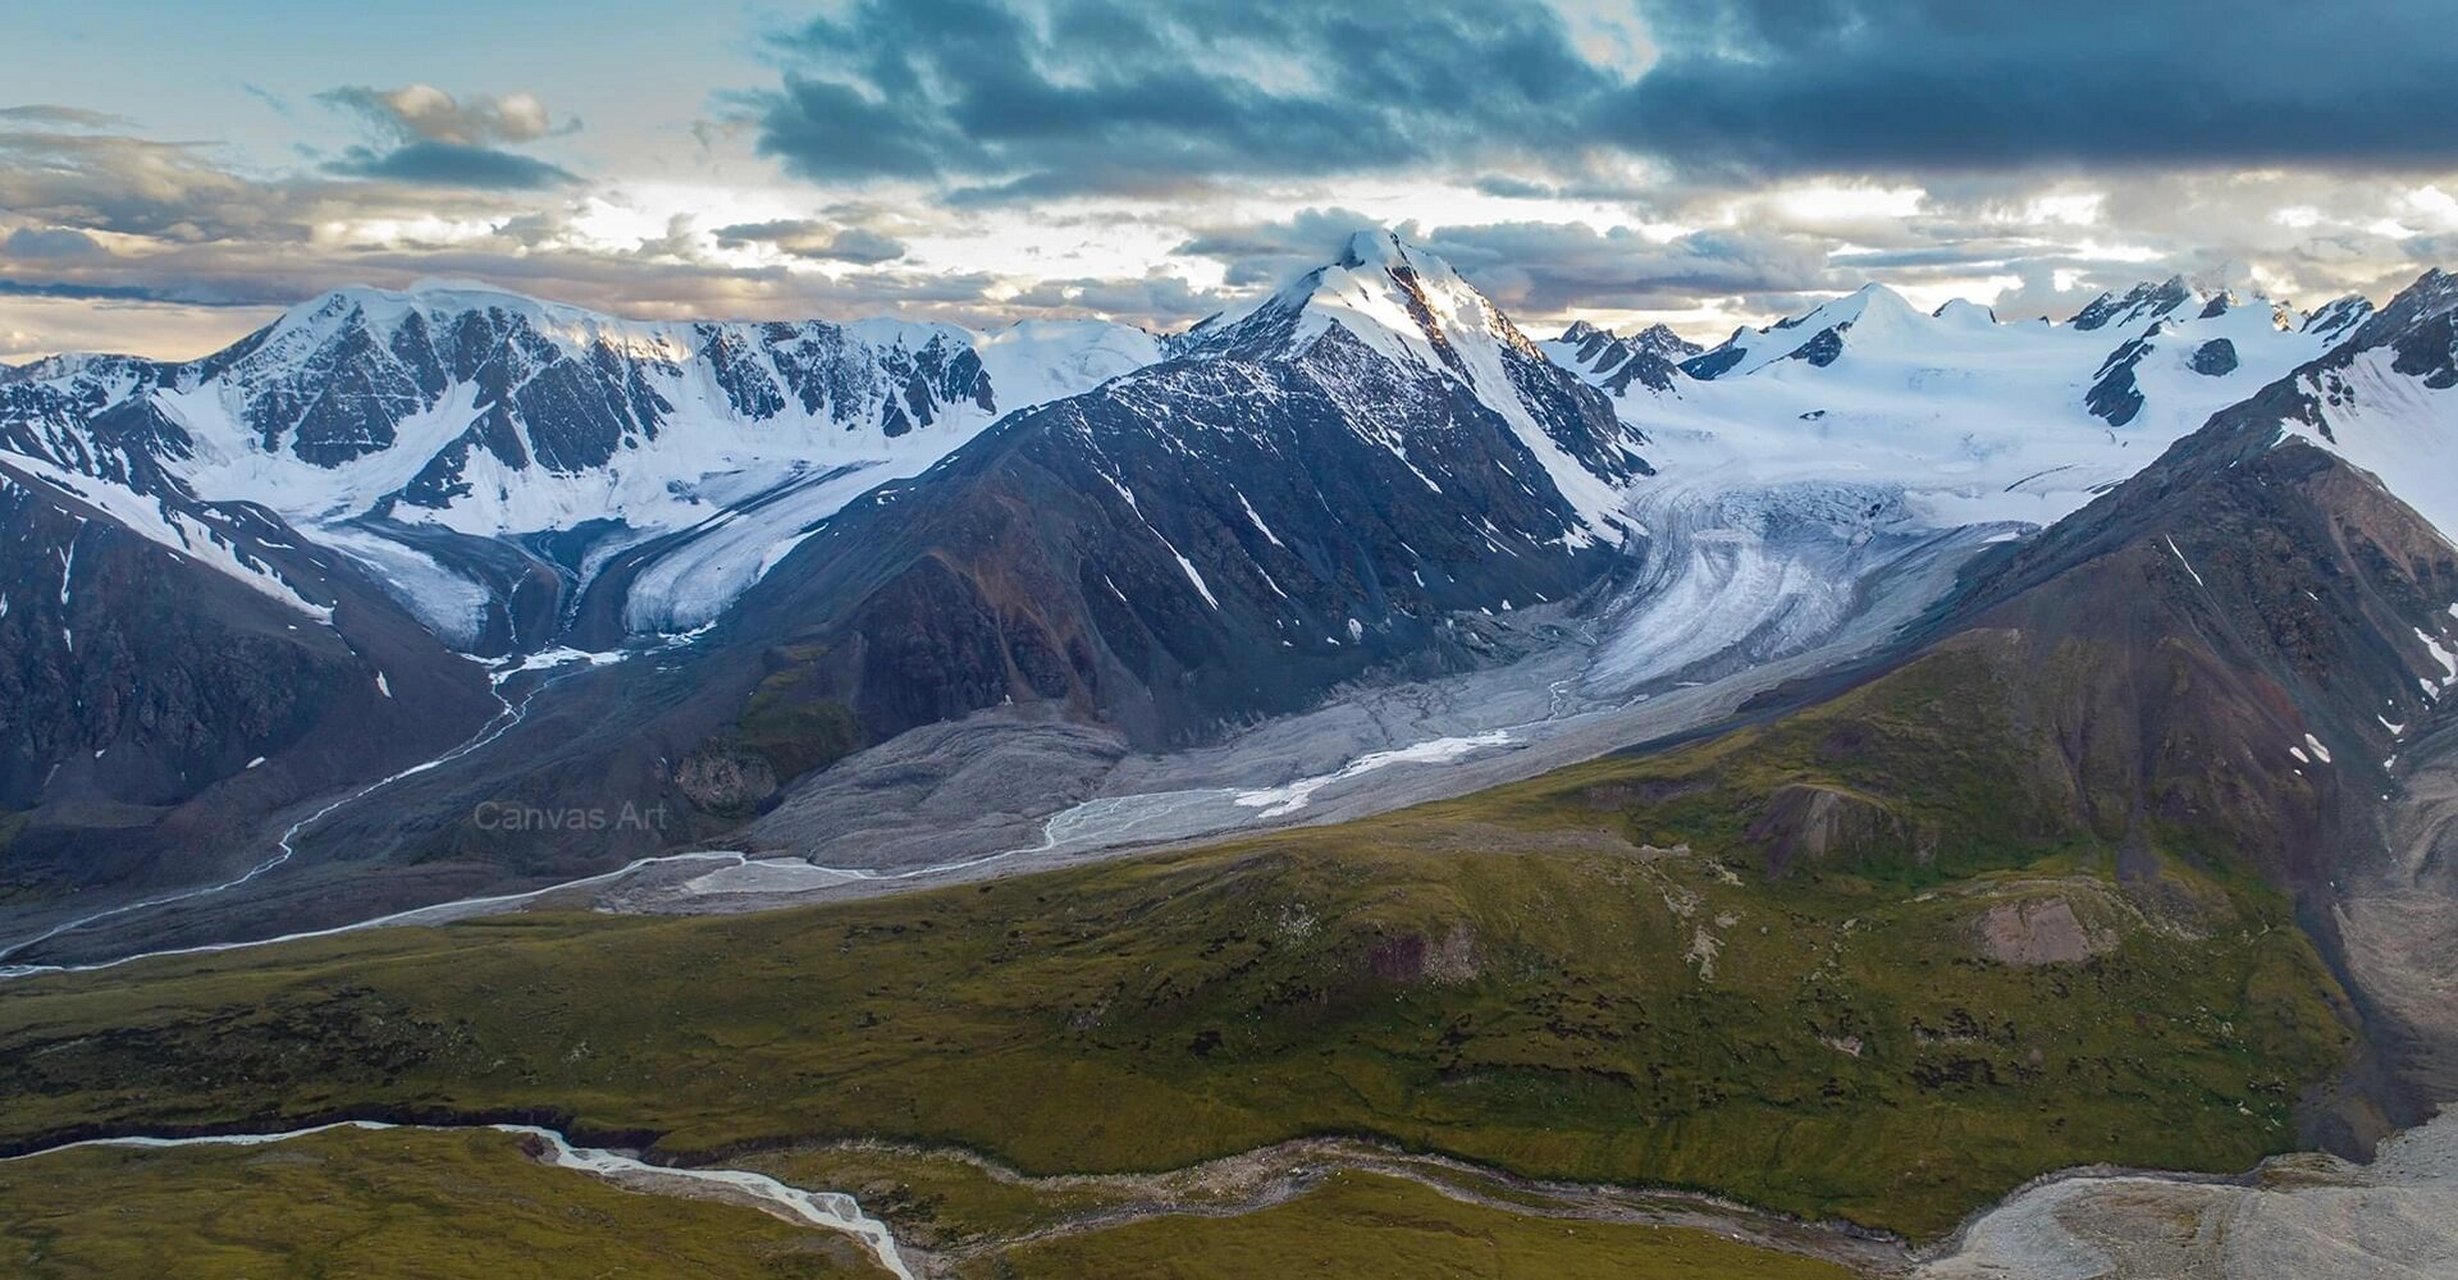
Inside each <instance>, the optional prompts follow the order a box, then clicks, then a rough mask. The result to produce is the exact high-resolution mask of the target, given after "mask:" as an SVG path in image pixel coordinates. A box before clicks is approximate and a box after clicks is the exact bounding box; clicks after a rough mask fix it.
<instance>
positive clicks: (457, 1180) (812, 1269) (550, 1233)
mask: <svg viewBox="0 0 2458 1280" xmlns="http://www.w3.org/2000/svg"><path fill="white" fill-rule="evenodd" d="M520 1142H521V1140H520V1139H519V1138H516V1137H513V1136H512V1135H509V1134H502V1133H494V1132H488V1131H479V1132H471V1133H426V1132H385V1133H366V1132H357V1131H336V1132H331V1133H320V1134H312V1135H309V1136H307V1137H303V1138H295V1139H292V1140H290V1141H288V1142H283V1143H279V1144H275V1145H271V1146H263V1147H182V1148H177V1149H171V1150H154V1151H136V1150H119V1149H108V1148H105V1149H95V1148H89V1149H85V1150H79V1151H62V1152H54V1153H51V1154H47V1155H41V1156H36V1157H34V1158H32V1159H27V1160H15V1161H9V1162H6V1163H0V1272H5V1273H6V1274H8V1275H12V1276H24V1277H27V1278H28V1280H72V1278H78V1277H95V1278H96V1280H121V1278H123V1277H129V1276H178V1277H181V1278H182V1280H242V1278H246V1280H271V1278H272V1277H301V1278H305V1277H323V1276H416V1277H419V1278H420V1280H498V1278H499V1277H503V1276H542V1275H570V1276H694V1277H705V1278H706V1280H822V1278H823V1277H844V1278H846V1280H852V1278H853V1277H884V1276H886V1275H887V1273H886V1272H885V1271H882V1270H881V1269H880V1268H879V1267H878V1266H877V1264H876V1263H874V1262H873V1261H872V1260H871V1259H870V1257H869V1255H868V1254H866V1253H864V1252H863V1251H862V1249H861V1247H860V1246H859V1245H857V1244H855V1243H853V1242H852V1241H851V1240H850V1239H848V1238H844V1237H838V1236H831V1235H829V1234H827V1233H824V1232H818V1231H812V1230H807V1229H804V1228H801V1227H796V1226H793V1225H791V1224H789V1223H786V1222H782V1221H780V1220H778V1219H775V1218H772V1217H769V1216H768V1215H766V1214H764V1213H761V1212H759V1211H758V1210H756V1209H751V1208H745V1207H741V1206H736V1205H728V1204H712V1203H708V1202H705V1201H698V1200H680V1199H674V1198H672V1197H667V1196H654V1195H638V1194H634V1193H631V1192H628V1191H624V1190H621V1189H619V1188H616V1187H611V1186H608V1185H606V1184H604V1183H602V1182H599V1181H598V1180H596V1179H595V1178H592V1177H590V1176H588V1175H586V1174H582V1173H576V1172H572V1171H570V1170H564V1169H555V1168H551V1167H548V1166H546V1165H542V1164H539V1163H536V1162H535V1161H533V1160H531V1159H530V1158H528V1156H526V1155H525V1154H523V1152H522V1150H521V1146H520Z"/></svg>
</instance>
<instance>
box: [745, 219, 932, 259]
mask: <svg viewBox="0 0 2458 1280" xmlns="http://www.w3.org/2000/svg"><path fill="white" fill-rule="evenodd" d="M711 234H712V235H714V236H715V237H716V240H717V243H718V245H720V246H721V247H724V248H728V249H732V248H738V247H740V246H743V245H747V244H769V245H774V246H776V248H777V250H778V251H779V252H781V253H785V254H789V255H791V256H793V257H796V258H805V259H809V260H811V261H814V262H850V263H854V264H856V265H859V266H875V265H877V264H879V263H882V262H894V261H896V260H897V259H899V258H902V257H904V256H905V244H904V242H903V241H901V240H898V239H897V238H896V237H894V236H891V235H888V234H886V233H885V232H880V231H873V230H871V229H870V228H868V227H845V226H838V225H836V224H834V223H827V222H820V221H817V220H815V219H808V218H787V219H782V220H779V221H775V222H746V223H738V224H736V225H734V226H730V227H719V228H717V230H716V231H714V232H712V233H711Z"/></svg>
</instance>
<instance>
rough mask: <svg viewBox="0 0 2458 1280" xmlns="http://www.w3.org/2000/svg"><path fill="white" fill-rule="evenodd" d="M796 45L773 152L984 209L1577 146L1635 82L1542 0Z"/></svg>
mask: <svg viewBox="0 0 2458 1280" xmlns="http://www.w3.org/2000/svg"><path fill="white" fill-rule="evenodd" d="M778 47H779V49H780V51H781V52H782V54H783V57H784V60H785V63H786V70H785V75H784V83H783V85H782V87H780V88H778V89H776V90H773V91H768V92H763V93H757V94H753V95H750V96H748V97H747V98H746V99H745V100H744V101H745V104H746V105H747V106H748V108H749V109H750V111H751V113H752V114H753V116H754V118H755V119H756V122H757V124H758V128H759V145H760V148H761V150H763V151H765V152H767V153H769V154H772V155H775V156H777V157H779V158H780V159H781V160H783V161H784V163H785V164H786V166H787V167H788V168H790V169H792V170H794V171H795V172H797V173H799V174H801V175H803V176H805V177H809V178H812V179H815V180H821V181H842V180H849V179H850V180H857V181H858V180H864V179H875V178H916V179H930V180H938V181H943V182H946V183H949V184H951V185H959V186H967V187H971V188H973V189H974V191H973V195H974V198H975V199H976V200H982V199H996V198H1002V197H1003V198H1009V199H1022V198H1027V197H1047V196H1053V195H1063V194H1073V193H1082V192H1102V193H1120V192H1126V193H1134V194H1150V193H1160V192H1163V191H1166V190H1168V189H1170V187H1171V184H1173V183H1176V182H1184V181H1195V182H1206V181H1211V180H1216V179H1219V178H1223V177H1232V176H1257V175H1272V176H1277V175H1287V174H1332V173H1353V172H1360V171H1368V170H1387V169H1395V168H1401V167H1406V166H1410V165H1415V164H1420V163H1424V162H1428V161H1432V160H1446V161H1447V160H1449V159H1451V158H1454V157H1455V156H1456V155H1457V154H1458V153H1460V152H1463V151H1466V152H1483V151H1490V150H1495V149H1499V148H1504V147H1509V146H1514V145H1532V144H1537V143H1540V142H1543V141H1545V140H1547V139H1558V133H1557V131H1558V130H1559V129H1560V128H1561V126H1562V125H1563V124H1564V123H1565V121H1566V120H1567V118H1568V117H1569V116H1570V115H1571V114H1573V113H1575V112H1577V111H1578V110H1580V109H1582V108H1583V106H1584V105H1585V104H1588V103H1592V102H1594V101H1596V100H1597V99H1598V97H1599V96H1600V95H1601V94H1602V93H1603V92H1604V91H1605V90H1606V89H1607V88H1609V87H1611V86H1612V85H1613V84H1614V83H1615V81H1614V80H1613V79H1612V77H1611V76H1609V75H1608V74H1607V73H1605V72H1603V71H1601V70H1599V69H1598V68H1597V67H1595V66H1593V65H1591V64H1590V63H1588V62H1587V61H1586V60H1584V59H1583V58H1581V57H1580V56H1579V54H1578V52H1577V51H1576V49H1575V48H1574V47H1573V45H1572V43H1571V38H1570V35H1569V32H1568V30H1567V29H1566V27H1565V26H1564V24H1563V22H1562V20H1561V19H1560V17H1559V16H1558V15H1557V14H1555V12H1554V11H1553V10H1551V9H1549V8H1547V7H1545V6H1543V5H1541V4H1535V3H1531V2H1530V0H1500V2H1496V0H1425V2H1423V3H1418V4H1414V5H1409V6H1374V5H1358V4H1355V3H1352V2H1351V0H1277V2H1275V3H1269V4H1251V5H1248V4H1240V5H1184V6H1178V5H1150V4H1143V3H1130V2H1128V0H1051V2H1050V3H1047V4H1042V5H1027V4H1025V3H1023V0H857V2H856V3H855V4H853V5H852V6H851V8H850V9H848V10H847V11H846V12H845V13H844V14H843V15H842V16H841V17H831V18H822V19H819V20H816V21H814V22H812V23H810V24H809V25H807V26H805V27H803V28H801V29H800V30H799V31H797V32H794V33H793V34H791V35H789V36H786V37H783V38H781V39H780V40H779V41H778Z"/></svg>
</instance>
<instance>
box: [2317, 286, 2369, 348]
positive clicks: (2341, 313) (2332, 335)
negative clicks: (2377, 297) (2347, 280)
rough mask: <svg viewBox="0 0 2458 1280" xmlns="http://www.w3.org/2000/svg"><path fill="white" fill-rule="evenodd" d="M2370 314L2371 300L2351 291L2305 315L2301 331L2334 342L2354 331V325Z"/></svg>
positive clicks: (2361, 322)
mask: <svg viewBox="0 0 2458 1280" xmlns="http://www.w3.org/2000/svg"><path fill="white" fill-rule="evenodd" d="M2372 314H2373V303H2372V300H2371V299H2370V298H2366V297H2363V296H2361V295H2358V294H2353V293H2351V294H2348V295H2347V296H2346V297H2343V298H2335V299H2332V300H2331V301H2329V302H2326V303H2324V304H2322V306H2321V307H2320V308H2319V309H2318V310H2316V311H2314V312H2313V314H2311V315H2309V316H2306V317H2305V319H2304V325H2303V328H2302V330H2301V331H2302V332H2304V333H2310V334H2313V335H2315V336H2317V337H2320V338H2321V339H2322V340H2323V341H2325V342H2335V341H2337V340H2338V339H2340V338H2343V337H2345V336H2346V335H2347V334H2349V333H2352V332H2354V330H2355V328H2356V326H2358V325H2360V324H2363V323H2364V322H2365V321H2366V320H2369V319H2371V318H2372Z"/></svg>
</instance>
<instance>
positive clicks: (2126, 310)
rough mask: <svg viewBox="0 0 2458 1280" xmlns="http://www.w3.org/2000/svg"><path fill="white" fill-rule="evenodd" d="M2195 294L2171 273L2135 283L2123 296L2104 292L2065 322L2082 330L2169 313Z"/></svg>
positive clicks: (2131, 322) (2189, 285)
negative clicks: (2156, 281)
mask: <svg viewBox="0 0 2458 1280" xmlns="http://www.w3.org/2000/svg"><path fill="white" fill-rule="evenodd" d="M2195 296H2196V295H2195V292H2194V288H2193V286H2192V285H2191V284H2188V283H2187V282H2186V280H2185V277H2183V276H2181V275H2178V276H2170V277H2168V278H2167V279H2166V280H2163V281H2161V282H2159V283H2158V284H2150V283H2147V282H2146V283H2143V284H2138V285H2135V286H2134V287H2133V288H2131V289H2128V290H2126V291H2125V294H2124V295H2123V296H2122V297H2120V296H2118V295H2116V294H2110V293H2103V294H2101V295H2100V296H2099V297H2097V298H2095V299H2093V300H2092V301H2091V304H2090V305H2089V306H2086V307H2084V308H2083V309H2082V310H2081V311H2078V312H2076V313H2075V314H2074V318H2073V319H2072V320H2070V321H2068V322H2067V323H2068V324H2070V325H2072V326H2073V327H2074V328H2076V329H2081V330H2085V331H2089V330H2094V329H2104V328H2106V327H2108V326H2109V325H2112V324H2114V325H2118V326H2120V327H2122V326H2124V325H2128V324H2134V323H2138V322H2140V321H2143V320H2151V319H2157V318H2159V317H2162V316H2167V315H2170V314H2172V313H2174V312H2175V311H2176V310H2177V309H2178V308H2180V307H2182V306H2184V305H2185V304H2186V303H2187V302H2189V301H2192V300H2193V299H2194V297H2195Z"/></svg>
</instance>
